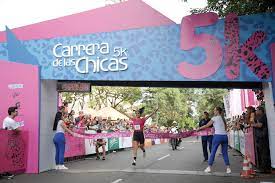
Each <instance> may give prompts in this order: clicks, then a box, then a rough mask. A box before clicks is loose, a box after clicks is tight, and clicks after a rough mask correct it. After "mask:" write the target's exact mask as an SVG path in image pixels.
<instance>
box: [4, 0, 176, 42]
mask: <svg viewBox="0 0 275 183" xmlns="http://www.w3.org/2000/svg"><path fill="white" fill-rule="evenodd" d="M169 24H175V22H173V21H172V20H170V19H169V18H167V17H166V16H164V15H162V14H161V13H159V12H158V11H156V10H155V9H153V8H151V7H150V6H149V5H147V4H146V3H144V2H142V1H141V0H128V1H126V2H123V3H119V4H114V5H110V6H106V7H102V8H98V9H94V10H90V11H85V12H82V13H78V14H73V15H69V16H65V17H61V18H57V19H53V20H49V21H45V22H41V23H36V24H32V25H27V26H23V27H20V28H16V29H13V30H12V31H13V33H15V35H16V36H17V37H18V38H19V39H20V40H33V39H47V38H54V37H62V36H75V35H81V34H91V33H99V32H112V31H118V30H127V29H137V28H143V27H151V26H161V25H169ZM5 41H6V36H5V31H4V32H0V42H5Z"/></svg>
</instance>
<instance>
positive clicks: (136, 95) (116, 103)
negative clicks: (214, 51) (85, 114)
mask: <svg viewBox="0 0 275 183" xmlns="http://www.w3.org/2000/svg"><path fill="white" fill-rule="evenodd" d="M226 93H227V90H223V89H189V88H139V87H106V86H104V87H102V86H94V87H92V92H91V93H63V94H62V96H63V98H64V99H65V100H66V101H68V102H70V103H74V102H75V101H79V100H80V101H82V103H84V98H85V97H86V98H87V96H89V97H88V98H89V105H90V107H91V108H93V109H100V108H102V107H105V106H112V107H113V108H115V109H117V110H118V111H121V112H126V111H125V109H124V108H123V107H124V106H125V105H130V106H133V105H134V104H135V105H136V104H137V103H138V104H139V105H140V106H145V114H150V113H151V112H152V111H154V110H155V109H156V108H159V111H158V112H157V115H155V116H154V117H153V122H154V123H158V124H159V125H161V126H171V124H172V122H173V121H177V122H178V125H179V126H180V127H181V128H184V129H193V128H195V127H196V126H197V125H198V120H199V119H200V115H201V114H203V112H204V111H208V112H210V114H211V113H212V112H213V109H214V108H215V107H216V106H221V107H223V96H224V94H226Z"/></svg>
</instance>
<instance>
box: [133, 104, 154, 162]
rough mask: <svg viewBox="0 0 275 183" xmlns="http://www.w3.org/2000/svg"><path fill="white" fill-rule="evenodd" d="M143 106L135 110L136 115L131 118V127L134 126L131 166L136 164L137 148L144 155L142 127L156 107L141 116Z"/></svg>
mask: <svg viewBox="0 0 275 183" xmlns="http://www.w3.org/2000/svg"><path fill="white" fill-rule="evenodd" d="M144 109H145V108H144V107H142V108H141V109H139V110H136V111H135V114H136V117H135V118H131V120H132V122H133V128H134V134H133V163H132V165H133V166H136V161H137V150H138V148H140V149H141V150H142V151H143V157H145V156H146V153H145V149H144V141H145V139H144V134H143V129H144V124H145V121H146V120H147V119H148V118H150V117H152V116H153V115H154V114H155V113H156V112H157V110H158V109H156V110H155V111H154V112H153V113H152V114H150V115H149V116H146V117H141V116H142V114H143V112H144Z"/></svg>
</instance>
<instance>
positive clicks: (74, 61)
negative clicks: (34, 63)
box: [52, 43, 128, 74]
mask: <svg viewBox="0 0 275 183" xmlns="http://www.w3.org/2000/svg"><path fill="white" fill-rule="evenodd" d="M52 51H53V55H54V56H55V57H56V59H55V60H54V61H53V62H52V66H53V67H60V66H63V67H71V66H75V69H76V71H77V72H78V73H81V74H87V73H89V69H92V72H95V73H99V72H108V71H110V72H117V71H124V70H127V69H128V65H127V62H126V60H127V59H128V58H127V49H126V48H122V47H114V49H113V52H114V54H113V58H108V57H107V58H106V57H105V58H100V54H101V55H105V54H110V47H109V44H108V43H93V44H88V45H84V44H79V45H63V44H61V43H58V44H56V45H55V46H54V47H53V50H52ZM85 55H88V56H95V55H96V56H97V57H96V58H89V57H85ZM80 56H82V57H81V58H78V57H80ZM118 57H119V58H118ZM120 57H121V58H120Z"/></svg>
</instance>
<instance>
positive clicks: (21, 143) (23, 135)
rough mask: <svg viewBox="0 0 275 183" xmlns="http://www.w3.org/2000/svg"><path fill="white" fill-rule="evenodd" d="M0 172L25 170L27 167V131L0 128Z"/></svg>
mask: <svg viewBox="0 0 275 183" xmlns="http://www.w3.org/2000/svg"><path fill="white" fill-rule="evenodd" d="M0 139H1V143H0V173H4V172H25V170H26V168H27V145H28V133H27V132H25V131H19V132H18V131H9V130H0Z"/></svg>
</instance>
